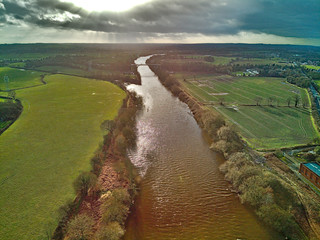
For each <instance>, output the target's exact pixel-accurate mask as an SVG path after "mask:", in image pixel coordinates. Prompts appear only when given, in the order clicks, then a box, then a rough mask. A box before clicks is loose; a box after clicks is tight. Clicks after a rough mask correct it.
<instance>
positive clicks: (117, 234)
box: [94, 222, 124, 240]
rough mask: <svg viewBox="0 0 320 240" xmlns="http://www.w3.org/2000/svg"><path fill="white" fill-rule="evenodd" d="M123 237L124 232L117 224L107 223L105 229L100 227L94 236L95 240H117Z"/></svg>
mask: <svg viewBox="0 0 320 240" xmlns="http://www.w3.org/2000/svg"><path fill="white" fill-rule="evenodd" d="M123 235H124V230H123V229H122V228H121V226H120V225H119V223H117V222H113V223H109V224H108V225H107V226H105V227H101V228H100V230H99V231H98V232H97V233H96V234H95V238H94V239H95V240H119V239H120V238H121V237H122V236H123Z"/></svg>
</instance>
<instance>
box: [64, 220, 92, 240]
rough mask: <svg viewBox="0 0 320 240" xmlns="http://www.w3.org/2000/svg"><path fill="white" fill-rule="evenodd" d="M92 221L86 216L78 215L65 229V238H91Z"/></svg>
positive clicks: (77, 239)
mask: <svg viewBox="0 0 320 240" xmlns="http://www.w3.org/2000/svg"><path fill="white" fill-rule="evenodd" d="M93 226H94V221H93V219H92V218H91V217H89V216H87V215H78V216H76V217H75V218H74V219H72V220H71V221H70V222H69V224H68V227H67V237H68V239H70V240H89V239H91V238H92V236H93Z"/></svg>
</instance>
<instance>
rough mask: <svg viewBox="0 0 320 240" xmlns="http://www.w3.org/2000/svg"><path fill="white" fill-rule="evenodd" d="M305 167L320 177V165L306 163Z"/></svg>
mask: <svg viewBox="0 0 320 240" xmlns="http://www.w3.org/2000/svg"><path fill="white" fill-rule="evenodd" d="M304 165H305V166H306V167H307V168H309V169H310V170H311V171H312V172H314V173H315V174H317V175H318V176H319V177H320V165H319V164H317V163H305V164H304Z"/></svg>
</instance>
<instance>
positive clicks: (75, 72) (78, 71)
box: [37, 66, 88, 76]
mask: <svg viewBox="0 0 320 240" xmlns="http://www.w3.org/2000/svg"><path fill="white" fill-rule="evenodd" d="M37 70H38V71H48V72H53V73H65V74H72V75H79V76H84V75H87V74H88V71H85V70H82V69H78V68H70V67H63V66H43V67H38V68H37Z"/></svg>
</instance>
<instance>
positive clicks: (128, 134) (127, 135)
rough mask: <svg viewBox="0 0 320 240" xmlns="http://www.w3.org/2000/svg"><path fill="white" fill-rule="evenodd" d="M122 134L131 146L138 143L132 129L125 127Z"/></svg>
mask: <svg viewBox="0 0 320 240" xmlns="http://www.w3.org/2000/svg"><path fill="white" fill-rule="evenodd" d="M122 134H123V136H124V138H125V139H126V141H127V143H128V145H129V146H133V145H134V144H135V142H136V133H135V132H134V130H132V128H130V127H124V128H123V130H122Z"/></svg>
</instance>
